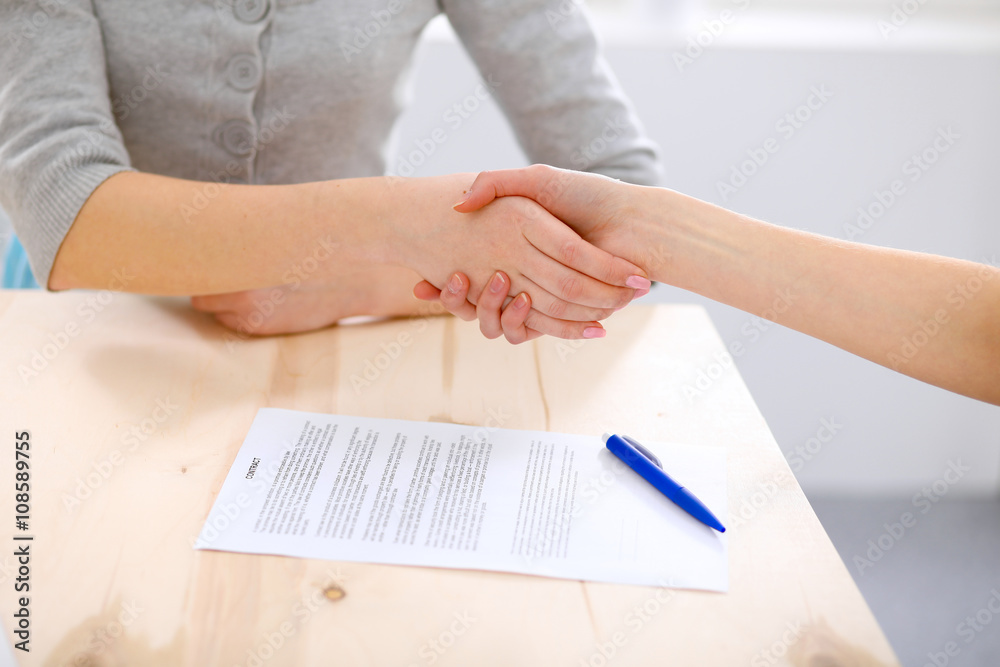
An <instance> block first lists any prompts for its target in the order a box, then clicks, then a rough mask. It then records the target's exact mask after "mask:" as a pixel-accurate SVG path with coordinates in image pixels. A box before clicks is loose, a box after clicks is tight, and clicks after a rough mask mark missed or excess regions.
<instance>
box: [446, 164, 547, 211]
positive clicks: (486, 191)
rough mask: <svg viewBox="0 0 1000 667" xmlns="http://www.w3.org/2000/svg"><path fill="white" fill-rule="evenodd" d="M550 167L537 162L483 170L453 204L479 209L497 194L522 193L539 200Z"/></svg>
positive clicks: (467, 209) (504, 195)
mask: <svg viewBox="0 0 1000 667" xmlns="http://www.w3.org/2000/svg"><path fill="white" fill-rule="evenodd" d="M551 169H552V168H551V167H545V166H544V165H534V166H532V167H525V168H522V169H502V170H499V171H483V172H480V173H479V175H478V176H476V180H475V181H473V183H472V186H471V187H470V188H469V190H468V191H467V192H466V195H465V198H464V199H462V200H461V201H460V202H458V203H457V204H455V205H454V207H453V208H454V209H455V210H456V211H458V212H459V213H471V212H473V211H478V210H479V209H481V208H482V207H484V206H486V205H487V204H489V203H490V202H491V201H493V200H494V199H496V198H497V197H510V196H519V197H527V198H529V199H534V200H535V201H538V198H539V196H541V194H542V193H543V192H544V189H545V184H546V183H547V182H548V180H549V177H550V174H549V170H551ZM539 203H541V202H539Z"/></svg>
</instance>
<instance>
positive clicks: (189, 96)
mask: <svg viewBox="0 0 1000 667" xmlns="http://www.w3.org/2000/svg"><path fill="white" fill-rule="evenodd" d="M442 10H443V11H444V12H446V13H447V16H448V19H449V20H450V21H451V23H452V25H453V26H454V28H455V30H456V32H457V34H458V35H459V37H460V38H461V40H462V42H463V44H464V45H465V47H466V49H467V50H468V51H469V53H470V54H471V56H472V58H473V59H474V61H475V62H476V64H477V66H478V67H479V70H480V72H481V74H482V76H483V78H484V80H485V81H487V82H490V83H488V84H487V85H489V86H490V88H491V90H492V94H493V95H494V96H495V97H496V98H497V99H498V101H499V103H500V105H501V106H502V108H503V110H504V112H505V113H506V115H507V117H508V119H509V120H510V122H511V123H512V125H513V128H514V130H515V133H516V135H517V137H518V140H519V142H520V143H521V146H522V147H523V148H524V150H525V151H526V153H527V154H528V156H529V158H530V159H531V160H532V161H535V162H544V163H548V164H552V165H556V166H562V167H567V168H572V169H581V170H590V171H596V172H600V173H604V174H607V175H609V176H613V177H615V178H620V179H623V180H627V181H631V182H635V183H644V184H656V183H657V182H658V180H659V165H658V162H657V154H656V147H655V146H654V145H653V144H652V143H651V142H650V141H649V140H648V139H647V138H646V137H645V136H644V135H643V133H642V130H641V127H640V125H639V123H638V121H637V119H636V118H635V115H634V113H633V111H632V109H631V107H630V106H629V103H628V101H627V100H626V99H625V98H624V96H623V95H622V93H621V91H620V89H619V87H618V84H617V83H616V81H615V79H614V77H613V75H612V73H611V72H610V70H609V68H608V66H607V64H606V63H605V61H604V59H603V58H602V57H601V55H600V53H599V49H598V46H597V44H596V42H595V38H594V35H593V32H592V30H591V27H590V25H589V23H588V20H587V18H586V16H585V13H584V11H583V10H582V9H581V8H580V6H579V5H578V4H575V3H574V2H567V1H566V0H551V1H547V0H440V2H435V1H434V0H356V1H346V0H162V1H161V2H144V3H136V2H134V0H44V1H39V0H18V2H8V1H4V2H0V206H2V207H3V209H5V210H6V211H7V213H8V215H9V216H10V219H11V222H12V225H13V227H14V230H15V231H16V233H17V234H18V236H19V237H20V239H21V241H22V243H23V244H24V246H25V249H26V251H27V254H28V257H29V259H30V261H31V265H32V270H33V271H34V273H35V276H36V278H37V280H38V282H39V283H40V284H42V285H45V284H46V283H47V281H48V277H49V273H50V271H51V269H52V263H53V261H54V259H55V255H56V252H57V251H58V249H59V246H60V244H61V243H62V241H63V238H64V237H65V236H66V233H67V232H68V231H69V228H70V226H71V225H72V223H73V221H74V219H75V218H76V215H77V213H78V212H79V210H80V208H81V207H82V206H83V204H84V202H86V200H87V198H88V197H89V196H90V194H91V193H92V192H93V191H94V190H95V189H96V188H97V187H98V186H99V185H100V184H101V183H102V182H103V181H104V180H105V179H107V178H108V177H109V176H111V175H113V174H115V173H117V172H119V171H123V170H128V169H136V170H140V171H144V172H149V173H156V174H163V175H168V176H174V177H177V178H186V179H193V180H199V181H209V180H216V181H224V182H230V183H261V184H263V183H270V184H280V183H295V182H304V181H316V180H326V179H335V178H346V177H357V176H378V175H382V174H383V173H385V171H386V155H385V147H386V143H387V138H388V137H389V135H390V131H391V129H392V126H393V123H394V122H395V120H396V118H397V116H398V114H399V112H400V110H401V106H402V105H401V97H403V96H402V95H401V90H402V88H403V86H402V84H403V83H404V79H405V76H404V75H405V73H406V71H407V66H408V64H409V62H410V60H411V57H412V54H413V50H414V47H415V46H416V44H417V41H418V39H419V37H420V34H421V31H422V30H423V28H424V26H426V24H427V22H428V21H430V19H431V18H433V17H434V16H436V15H437V14H439V13H440V12H441V11H442ZM485 167H488V165H484V168H485ZM403 175H405V174H403Z"/></svg>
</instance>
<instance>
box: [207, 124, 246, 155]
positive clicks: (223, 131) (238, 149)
mask: <svg viewBox="0 0 1000 667" xmlns="http://www.w3.org/2000/svg"><path fill="white" fill-rule="evenodd" d="M215 140H216V142H217V143H219V144H221V145H222V147H223V148H225V149H226V150H227V151H229V153H231V154H232V155H235V156H237V157H247V156H248V155H250V154H251V153H253V144H254V139H253V128H252V127H250V123H247V122H244V121H242V120H230V121H226V122H225V123H223V124H222V125H220V126H219V127H218V128H217V129H216V130H215Z"/></svg>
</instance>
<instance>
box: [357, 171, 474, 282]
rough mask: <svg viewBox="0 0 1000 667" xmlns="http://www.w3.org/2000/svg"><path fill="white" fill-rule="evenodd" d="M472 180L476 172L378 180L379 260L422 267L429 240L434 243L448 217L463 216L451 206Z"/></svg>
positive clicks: (401, 265)
mask: <svg viewBox="0 0 1000 667" xmlns="http://www.w3.org/2000/svg"><path fill="white" fill-rule="evenodd" d="M474 179H475V174H449V175H446V176H430V177H423V178H403V177H399V176H387V177H385V178H383V179H380V180H381V181H382V187H381V192H380V195H379V198H378V202H379V205H378V208H377V214H376V218H377V224H376V225H375V230H376V232H375V235H376V236H377V237H378V238H377V239H375V244H376V245H375V247H376V248H377V254H378V257H379V261H381V262H383V263H385V264H389V265H393V266H399V267H405V268H408V269H411V270H418V269H419V268H420V267H421V266H423V264H424V263H425V261H426V255H427V252H428V243H434V242H435V241H434V239H435V238H436V236H437V234H439V232H440V231H441V229H442V226H443V225H444V223H446V222H447V220H448V218H455V219H456V220H458V219H459V218H461V217H462V216H463V215H464V214H461V213H457V212H455V211H454V210H452V206H453V205H454V204H455V202H457V201H459V200H460V199H461V198H462V195H463V193H464V192H465V191H466V190H467V189H468V187H469V186H470V185H471V184H472V181H473V180H474Z"/></svg>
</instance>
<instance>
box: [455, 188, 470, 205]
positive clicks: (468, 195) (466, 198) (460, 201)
mask: <svg viewBox="0 0 1000 667" xmlns="http://www.w3.org/2000/svg"><path fill="white" fill-rule="evenodd" d="M471 196H472V192H471V191H468V192H466V193H465V196H464V197H462V198H461V199H459V200H458V201H457V202H455V203H454V204H452V205H451V207H452V208H457V207H459V206H461V205H462V204H464V203H465V202H467V201H469V197H471Z"/></svg>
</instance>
